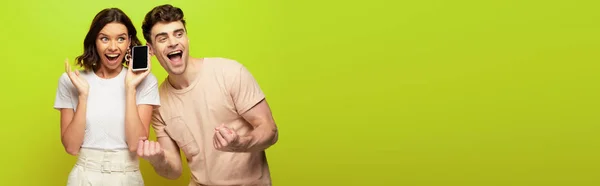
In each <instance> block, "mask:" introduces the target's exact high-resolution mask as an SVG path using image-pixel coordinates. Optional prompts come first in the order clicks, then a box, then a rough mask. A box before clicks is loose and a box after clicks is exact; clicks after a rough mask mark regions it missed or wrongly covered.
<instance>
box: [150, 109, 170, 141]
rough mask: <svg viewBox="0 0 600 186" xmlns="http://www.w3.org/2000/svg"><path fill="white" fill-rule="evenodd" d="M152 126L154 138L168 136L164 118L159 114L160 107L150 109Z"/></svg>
mask: <svg viewBox="0 0 600 186" xmlns="http://www.w3.org/2000/svg"><path fill="white" fill-rule="evenodd" d="M151 123H152V128H154V133H155V134H156V138H159V137H168V136H169V135H168V134H167V132H166V131H165V127H166V125H165V120H164V119H163V118H162V116H161V115H160V108H158V107H157V108H155V109H154V110H153V111H152V122H151Z"/></svg>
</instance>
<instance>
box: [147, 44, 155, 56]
mask: <svg viewBox="0 0 600 186" xmlns="http://www.w3.org/2000/svg"><path fill="white" fill-rule="evenodd" d="M146 46H148V54H150V56H154V47H152V44H150V43H146Z"/></svg>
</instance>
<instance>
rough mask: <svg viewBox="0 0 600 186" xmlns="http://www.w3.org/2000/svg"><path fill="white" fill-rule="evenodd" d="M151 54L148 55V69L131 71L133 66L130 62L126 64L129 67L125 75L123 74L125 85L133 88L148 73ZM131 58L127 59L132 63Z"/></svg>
mask: <svg viewBox="0 0 600 186" xmlns="http://www.w3.org/2000/svg"><path fill="white" fill-rule="evenodd" d="M150 59H151V56H150V55H148V59H147V62H148V69H147V70H144V71H136V72H134V71H133V67H132V65H131V64H127V66H128V67H129V68H127V75H126V76H125V85H126V88H128V89H135V88H136V87H137V86H138V85H139V84H140V83H141V82H142V80H144V78H146V76H148V74H150V65H151V60H150ZM132 62H133V59H132V60H129V62H128V63H132Z"/></svg>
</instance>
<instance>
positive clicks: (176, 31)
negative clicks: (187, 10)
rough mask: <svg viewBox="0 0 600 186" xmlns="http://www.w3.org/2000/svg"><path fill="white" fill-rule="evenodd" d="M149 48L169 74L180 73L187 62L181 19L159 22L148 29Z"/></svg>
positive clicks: (184, 35)
mask: <svg viewBox="0 0 600 186" xmlns="http://www.w3.org/2000/svg"><path fill="white" fill-rule="evenodd" d="M150 37H151V41H152V42H151V43H152V45H151V48H152V52H153V53H154V55H156V58H157V59H158V61H159V62H160V65H161V66H162V67H163V68H164V69H165V70H166V71H167V72H168V73H169V74H170V75H181V74H183V72H185V68H186V66H187V63H188V58H189V50H188V37H187V33H186V31H185V28H184V26H183V24H182V23H181V21H175V22H169V23H167V22H159V23H157V24H155V25H154V26H153V27H152V30H150Z"/></svg>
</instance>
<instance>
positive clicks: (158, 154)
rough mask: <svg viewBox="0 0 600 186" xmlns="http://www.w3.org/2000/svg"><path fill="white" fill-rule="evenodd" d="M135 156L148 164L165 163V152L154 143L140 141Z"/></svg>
mask: <svg viewBox="0 0 600 186" xmlns="http://www.w3.org/2000/svg"><path fill="white" fill-rule="evenodd" d="M137 154H138V156H140V157H142V158H144V159H146V160H148V161H150V162H160V161H165V152H164V150H163V149H162V148H161V147H160V143H158V142H156V141H149V140H145V139H140V141H139V143H138V149H137Z"/></svg>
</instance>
